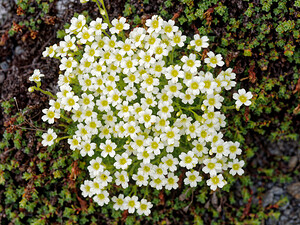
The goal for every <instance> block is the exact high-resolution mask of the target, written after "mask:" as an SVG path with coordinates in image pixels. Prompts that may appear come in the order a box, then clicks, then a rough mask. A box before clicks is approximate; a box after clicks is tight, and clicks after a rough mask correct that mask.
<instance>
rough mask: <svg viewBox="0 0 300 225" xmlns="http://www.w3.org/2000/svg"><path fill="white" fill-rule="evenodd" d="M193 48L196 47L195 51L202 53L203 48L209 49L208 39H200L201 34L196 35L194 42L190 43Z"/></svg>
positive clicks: (204, 37) (205, 37)
mask: <svg viewBox="0 0 300 225" xmlns="http://www.w3.org/2000/svg"><path fill="white" fill-rule="evenodd" d="M190 45H191V46H195V50H196V51H198V52H200V51H201V49H202V48H207V47H208V37H207V36H203V37H201V38H200V35H199V34H195V35H194V40H192V41H191V42H190Z"/></svg>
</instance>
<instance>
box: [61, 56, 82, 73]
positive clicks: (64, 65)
mask: <svg viewBox="0 0 300 225" xmlns="http://www.w3.org/2000/svg"><path fill="white" fill-rule="evenodd" d="M60 62H61V64H60V66H59V69H60V70H66V72H68V73H71V72H72V71H73V68H74V67H76V66H77V64H78V63H77V61H76V60H75V59H74V58H73V57H69V58H66V57H63V58H62V59H61V61H60Z"/></svg>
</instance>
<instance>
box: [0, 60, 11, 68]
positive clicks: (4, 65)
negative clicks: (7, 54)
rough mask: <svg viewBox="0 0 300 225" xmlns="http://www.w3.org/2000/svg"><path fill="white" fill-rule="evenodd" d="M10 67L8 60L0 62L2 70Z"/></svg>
mask: <svg viewBox="0 0 300 225" xmlns="http://www.w3.org/2000/svg"><path fill="white" fill-rule="evenodd" d="M8 67H9V65H8V63H7V62H6V61H4V62H1V63H0V68H1V70H7V69H8Z"/></svg>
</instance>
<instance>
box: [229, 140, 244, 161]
mask: <svg viewBox="0 0 300 225" xmlns="http://www.w3.org/2000/svg"><path fill="white" fill-rule="evenodd" d="M239 147H240V143H239V142H232V141H229V142H228V150H229V158H230V159H235V158H236V155H240V154H241V153H242V150H241V149H240V148H239Z"/></svg>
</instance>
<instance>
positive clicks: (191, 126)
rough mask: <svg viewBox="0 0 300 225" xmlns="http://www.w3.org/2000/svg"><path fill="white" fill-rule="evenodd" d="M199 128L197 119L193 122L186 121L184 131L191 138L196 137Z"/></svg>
mask: <svg viewBox="0 0 300 225" xmlns="http://www.w3.org/2000/svg"><path fill="white" fill-rule="evenodd" d="M199 128H200V123H199V122H198V121H196V122H194V123H188V125H187V129H186V131H185V133H186V134H187V135H190V137H191V138H196V137H198V136H199V134H200V133H199V131H200V129H199Z"/></svg>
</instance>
